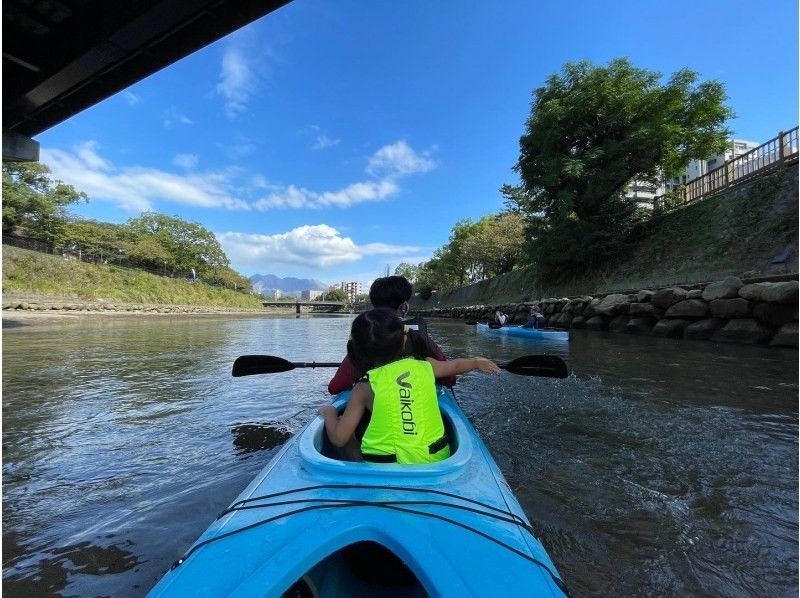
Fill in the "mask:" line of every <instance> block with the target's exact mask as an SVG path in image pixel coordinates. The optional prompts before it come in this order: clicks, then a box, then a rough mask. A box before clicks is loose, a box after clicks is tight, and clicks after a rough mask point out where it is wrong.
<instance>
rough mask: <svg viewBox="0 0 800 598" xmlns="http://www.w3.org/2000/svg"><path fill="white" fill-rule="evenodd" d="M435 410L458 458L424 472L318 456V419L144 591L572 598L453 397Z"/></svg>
mask: <svg viewBox="0 0 800 598" xmlns="http://www.w3.org/2000/svg"><path fill="white" fill-rule="evenodd" d="M348 397H349V392H348V393H342V394H341V395H339V396H338V397H337V398H336V400H335V401H334V405H336V406H337V408H338V409H339V410H340V411H341V410H342V409H343V408H344V405H345V403H346V401H347V399H348ZM439 401H440V405H441V409H442V415H443V417H444V421H445V427H446V429H447V432H448V436H449V438H450V441H451V450H452V451H453V453H452V455H451V456H450V457H449V458H447V459H445V460H444V461H440V462H438V463H433V464H427V465H398V464H379V463H353V462H345V461H340V460H337V459H336V458H333V457H332V456H326V455H329V454H331V453H330V451H331V450H332V447H331V446H330V444H329V442H328V440H327V437H326V435H325V430H324V424H323V421H322V418H321V417H319V416H317V417H315V418H314V419H313V420H312V421H311V422H309V423H308V424H307V425H306V427H305V428H304V429H303V430H301V431H300V432H298V433H297V434H296V435H295V436H293V437H292V438H291V439H290V440H289V441H288V442H287V443H286V444H285V445H284V446H283V448H282V449H281V450H280V452H278V454H277V455H275V457H274V458H273V459H272V460H271V461H270V462H269V464H268V465H267V466H266V467H265V468H264V470H263V471H262V472H261V473H260V474H259V475H258V476H257V477H256V479H255V480H253V481H252V482H251V483H250V485H249V486H248V487H247V488H246V489H245V490H244V492H242V494H241V495H240V496H239V497H238V498H237V499H236V501H234V503H233V504H232V505H231V506H230V507H229V508H228V509H227V510H226V511H225V512H223V513H222V514H221V515H220V516H219V518H218V519H217V520H216V521H215V522H214V523H213V524H212V525H211V526H210V527H209V528H208V529H207V530H206V531H205V532H204V533H203V535H202V536H200V538H199V539H198V540H197V541H196V542H195V543H194V544H193V545H192V547H191V548H190V549H189V550H188V551H187V552H186V554H185V555H184V557H183V558H182V559H181V560H180V561H178V562H177V563H176V564H175V565H174V566H173V568H172V569H171V570H170V571H168V572H167V574H166V575H165V576H164V577H163V578H162V579H161V581H160V582H159V583H158V584H157V585H156V586H155V587H154V588H153V589H152V590H151V591H150V593H149V596H152V597H157V596H281V595H290V596H315V597H316V596H319V597H345V596H412V597H414V596H420V597H421V596H453V597H455V596H459V597H461V596H489V595H498V596H564V595H568V593H567V591H566V587H565V586H564V584H563V582H562V581H561V578H560V577H559V574H558V572H557V571H556V568H555V566H554V565H553V563H552V561H551V560H550V558H549V557H548V555H547V553H546V552H545V550H544V548H543V547H542V544H541V543H540V542H539V540H537V539H536V537H535V536H534V535H533V533H532V530H531V527H530V523H529V521H528V519H527V518H526V517H525V514H524V512H523V511H522V508H521V507H520V505H519V503H518V502H517V500H516V499H515V498H514V496H513V494H512V493H511V490H510V489H509V486H508V484H507V483H506V481H505V479H504V478H503V476H502V474H501V473H500V470H499V469H498V468H497V465H496V464H495V462H494V460H493V459H492V457H491V456H490V454H489V452H488V450H487V449H486V447H485V446H484V444H483V442H482V441H481V439H480V438H479V437H478V434H477V432H476V431H475V429H474V428H473V427H472V425H471V424H470V423H469V421H468V420H467V418H466V416H465V415H464V413H463V412H462V411H461V409H460V408H459V407H458V405H457V404H456V402H455V400H454V398H453V396H452V394H451V393H450V391H445V390H442V389H440V390H439Z"/></svg>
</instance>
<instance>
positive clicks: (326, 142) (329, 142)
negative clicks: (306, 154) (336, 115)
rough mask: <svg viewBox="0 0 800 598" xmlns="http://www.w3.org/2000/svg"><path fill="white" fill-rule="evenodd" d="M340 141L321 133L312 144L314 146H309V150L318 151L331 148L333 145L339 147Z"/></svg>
mask: <svg viewBox="0 0 800 598" xmlns="http://www.w3.org/2000/svg"><path fill="white" fill-rule="evenodd" d="M341 141H342V140H341V139H332V138H330V137H328V136H327V135H326V134H325V133H323V134H322V135H318V136H317V140H316V141H315V142H314V145H312V146H311V149H313V150H314V151H319V150H322V149H325V148H328V147H333V146H334V145H339V143H341Z"/></svg>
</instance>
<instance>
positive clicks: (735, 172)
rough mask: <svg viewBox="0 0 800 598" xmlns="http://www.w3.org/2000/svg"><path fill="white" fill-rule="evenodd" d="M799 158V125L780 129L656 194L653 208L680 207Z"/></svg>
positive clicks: (767, 172)
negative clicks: (742, 150)
mask: <svg viewBox="0 0 800 598" xmlns="http://www.w3.org/2000/svg"><path fill="white" fill-rule="evenodd" d="M797 160H798V128H797V127H795V128H794V129H791V130H790V131H781V132H780V133H778V135H777V137H773V138H772V139H770V140H769V141H767V142H766V143H763V144H761V145H759V146H758V147H757V148H755V149H752V150H750V151H749V152H747V153H745V154H742V155H741V156H736V157H735V158H732V159H730V160H728V161H727V162H725V163H724V164H723V165H722V166H720V167H718V168H715V169H714V170H711V171H709V172H707V173H706V174H704V175H703V176H701V177H698V178H696V179H694V180H692V181H689V182H688V183H686V184H685V185H681V186H679V187H676V188H675V189H673V190H672V191H669V192H667V193H665V194H664V195H659V196H657V197H655V198H653V208H655V209H657V210H659V209H660V210H664V209H672V208H676V207H680V206H683V205H686V204H688V203H692V202H694V201H697V200H698V199H702V198H703V197H708V196H710V195H714V194H715V193H719V192H720V191H724V190H725V189H729V188H731V187H734V186H736V185H740V184H741V183H744V182H746V181H749V180H752V179H754V178H756V177H760V176H763V175H765V174H769V173H770V172H773V171H775V170H777V169H779V168H781V167H782V166H785V165H787V164H793V163H795V162H797Z"/></svg>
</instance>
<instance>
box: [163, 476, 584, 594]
mask: <svg viewBox="0 0 800 598" xmlns="http://www.w3.org/2000/svg"><path fill="white" fill-rule="evenodd" d="M342 487H343V488H354V487H356V488H366V489H380V488H383V489H393V490H404V491H410V492H432V493H434V494H443V495H445V496H450V497H455V498H458V499H460V500H465V501H468V502H472V503H475V504H478V505H480V506H483V507H486V508H488V509H491V510H494V511H497V512H499V513H502V514H503V515H508V516H509V517H504V516H501V515H497V514H495V513H489V512H486V511H482V510H480V509H476V508H473V507H468V506H466V505H454V504H451V503H445V502H441V501H369V500H351V499H313V498H312V499H305V500H303V499H296V500H290V501H282V502H276V503H264V504H256V505H245V504H244V503H247V502H253V501H256V500H266V499H269V498H274V497H277V496H283V495H286V494H292V493H295V492H301V491H304V490H311V489H318V488H342ZM303 502H306V503H308V502H323V503H324V504H316V505H309V506H305V507H301V508H299V509H295V510H293V511H289V512H287V513H282V514H280V515H275V516H273V517H269V518H267V519H262V520H261V521H256V522H255V523H252V524H250V525H246V526H244V527H241V528H238V529H235V530H231V531H229V532H226V533H224V534H220V535H219V536H215V537H213V538H209V539H208V540H204V541H203V542H200V543H199V544H196V545H195V546H193V547H192V548H190V549H189V551H188V552H187V553H186V554H185V555H184V556H183V558H181V559H179V560H178V561H176V562H175V563H174V564H173V565H172V569H175V568H176V567H178V566H179V565H181V564H182V563H183V562H184V561H186V559H188V558H189V557H190V556H191V555H192V554H194V553H195V552H196V551H197V550H199V549H200V548H202V547H203V546H206V545H208V544H211V543H212V542H216V541H218V540H222V539H224V538H228V537H230V536H233V535H235V534H238V533H241V532H244V531H247V530H250V529H253V528H256V527H260V526H262V525H266V524H267V523H272V522H273V521H278V520H280V519H284V518H286V517H290V516H292V515H297V514H300V513H305V512H309V511H316V510H322V509H336V508H350V507H375V508H383V509H389V510H392V511H399V512H401V513H408V514H412V515H420V516H423V517H429V518H432V519H438V520H440V521H444V522H445V523H450V524H452V525H455V526H457V527H460V528H462V529H464V530H467V531H470V532H472V533H475V534H477V535H479V536H481V537H482V538H485V539H486V540H489V541H490V542H493V543H494V544H497V545H498V546H501V547H502V548H505V549H506V550H509V551H511V552H513V553H514V554H516V555H518V556H520V557H522V558H523V559H525V560H527V561H529V562H531V563H533V564H535V565H537V566H539V567H540V568H541V569H544V570H545V571H546V572H547V573H548V575H549V576H550V578H551V579H552V580H553V583H555V584H556V586H558V588H559V589H560V590H561V591H562V592H563V593H564V595H565V596H567V597H569V596H571V594H570V593H569V590H568V589H567V586H566V584H565V583H564V581H563V580H562V579H561V578H560V577H559V576H558V575H556V574H555V573H553V571H552V570H551V569H550V567H549V566H548V565H547V564H546V563H544V562H542V561H540V560H539V559H537V558H535V557H533V556H531V555H529V554H526V553H524V552H522V551H521V550H519V549H517V548H515V547H513V546H511V545H509V544H506V543H505V542H503V541H501V540H498V539H497V538H494V537H492V536H490V535H489V534H487V533H485V532H482V531H481V530H479V529H476V528H474V527H472V526H469V525H467V524H465V523H462V522H460V521H457V520H455V519H451V518H449V517H445V516H443V515H438V514H436V513H429V512H427V511H419V510H416V509H409V508H407V507H405V506H400V505H407V504H413V505H441V506H446V507H450V508H454V509H460V510H463V511H469V512H473V513H477V514H481V515H485V516H487V517H492V518H494V519H499V520H501V521H505V522H507V523H512V524H514V525H517V526H519V527H522V528H523V529H524V530H525V531H527V532H528V533H530V534H531V535H533V531H532V530H531V528H530V526H529V525H527V524H526V523H525V522H524V521H523V520H522V519H521V518H520V517H518V516H517V515H514V514H513V513H509V512H507V511H503V510H502V509H498V508H496V507H493V506H492V505H486V504H484V503H481V502H479V501H475V500H471V499H468V498H464V497H460V496H457V495H454V494H450V493H448V492H443V491H439V490H429V489H425V488H398V487H393V486H370V485H355V486H352V485H345V484H329V485H321V486H308V487H306V488H297V489H295V490H287V491H284V492H276V493H274V494H268V495H264V496H257V497H252V498H249V499H245V500H242V501H238V502H237V503H234V504H233V505H231V507H229V508H228V509H226V510H225V511H223V512H222V513H221V514H220V515H219V517H223V516H225V515H226V514H229V513H231V512H234V511H237V510H245V509H257V508H265V507H271V506H282V505H287V504H296V503H303ZM219 517H218V518H219Z"/></svg>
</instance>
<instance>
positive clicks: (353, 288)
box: [339, 280, 364, 303]
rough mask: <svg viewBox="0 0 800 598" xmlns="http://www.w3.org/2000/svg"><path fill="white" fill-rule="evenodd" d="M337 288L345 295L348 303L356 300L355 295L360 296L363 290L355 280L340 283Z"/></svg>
mask: <svg viewBox="0 0 800 598" xmlns="http://www.w3.org/2000/svg"><path fill="white" fill-rule="evenodd" d="M339 288H340V289H342V290H343V291H344V292H345V295H347V300H348V301H349V302H350V303H353V302H354V301H355V300H356V295H361V294H362V293H363V292H364V290H363V287H362V285H361V283H360V282H356V281H355V280H353V281H350V282H341V283H340V284H339Z"/></svg>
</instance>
